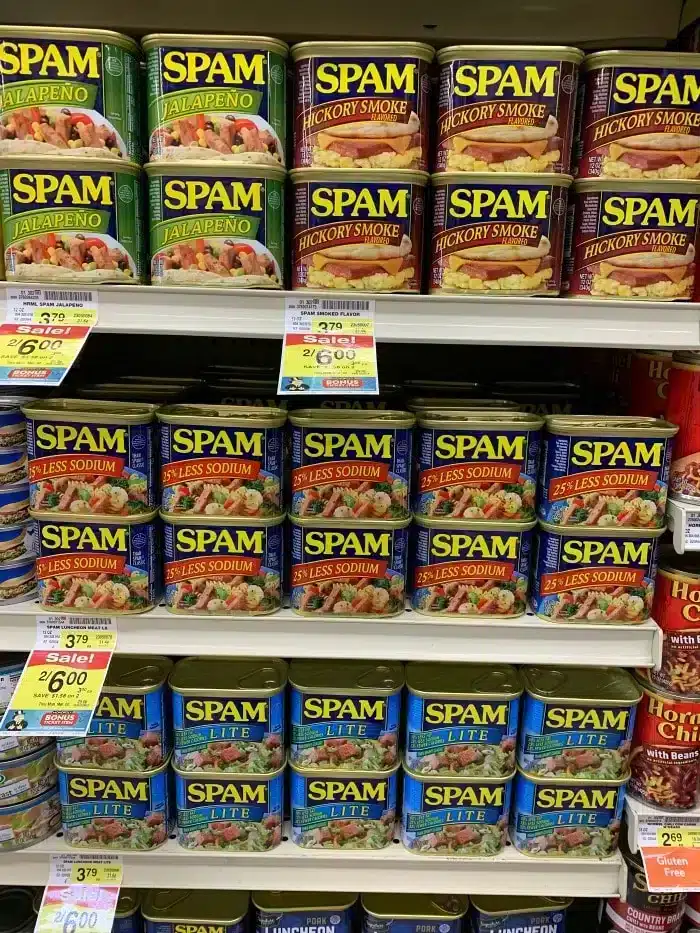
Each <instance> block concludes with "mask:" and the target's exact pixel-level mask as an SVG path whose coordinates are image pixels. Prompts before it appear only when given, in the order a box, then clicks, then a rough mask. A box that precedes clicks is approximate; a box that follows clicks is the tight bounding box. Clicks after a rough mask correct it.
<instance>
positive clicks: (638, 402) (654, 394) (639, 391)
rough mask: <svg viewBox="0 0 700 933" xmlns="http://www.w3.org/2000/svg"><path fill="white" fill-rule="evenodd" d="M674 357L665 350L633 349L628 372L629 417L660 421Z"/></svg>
mask: <svg viewBox="0 0 700 933" xmlns="http://www.w3.org/2000/svg"><path fill="white" fill-rule="evenodd" d="M672 357H673V354H672V353H671V352H670V350H669V351H666V350H635V351H634V353H633V354H632V360H631V363H630V369H629V394H628V404H627V414H628V415H643V416H646V417H649V418H663V417H664V413H665V411H666V398H667V396H668V376H669V372H670V370H671V359H672Z"/></svg>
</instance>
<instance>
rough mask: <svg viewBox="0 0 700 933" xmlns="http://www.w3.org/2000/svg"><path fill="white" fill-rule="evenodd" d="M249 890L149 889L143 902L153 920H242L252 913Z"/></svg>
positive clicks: (147, 916) (192, 921) (146, 918)
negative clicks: (249, 903)
mask: <svg viewBox="0 0 700 933" xmlns="http://www.w3.org/2000/svg"><path fill="white" fill-rule="evenodd" d="M248 902H249V895H248V892H247V891H183V890H181V889H177V890H161V891H147V892H146V894H145V895H144V897H143V902H142V904H141V913H142V914H143V917H144V919H145V920H150V921H151V922H152V923H194V924H200V923H221V924H232V923H238V922H239V921H241V920H243V918H244V917H245V916H246V914H247V913H248Z"/></svg>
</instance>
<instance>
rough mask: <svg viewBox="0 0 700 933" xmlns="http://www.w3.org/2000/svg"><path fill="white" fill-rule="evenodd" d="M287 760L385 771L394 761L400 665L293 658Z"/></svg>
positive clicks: (312, 765)
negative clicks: (289, 740) (297, 659)
mask: <svg viewBox="0 0 700 933" xmlns="http://www.w3.org/2000/svg"><path fill="white" fill-rule="evenodd" d="M289 679H290V683H291V688H292V689H291V716H290V719H291V727H292V735H291V743H290V749H289V756H290V761H291V762H292V763H293V764H295V765H299V767H301V768H307V769H311V768H319V769H323V770H326V771H328V770H330V769H333V768H337V769H338V770H339V771H355V770H360V771H385V770H387V769H389V768H393V767H394V765H395V764H396V763H397V761H398V747H399V735H398V732H399V717H400V712H401V688H402V687H403V683H404V673H403V665H402V664H401V663H399V662H386V663H383V662H381V661H380V662H377V663H373V662H369V661H331V662H328V661H324V662H319V661H292V664H291V668H290V672H289Z"/></svg>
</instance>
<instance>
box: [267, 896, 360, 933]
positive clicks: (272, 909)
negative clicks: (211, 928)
mask: <svg viewBox="0 0 700 933" xmlns="http://www.w3.org/2000/svg"><path fill="white" fill-rule="evenodd" d="M252 900H253V906H254V907H255V933H311V931H312V930H315V931H316V933H351V931H352V915H353V909H354V907H355V904H356V902H357V894H344V893H335V892H333V893H326V892H323V893H316V892H312V893H309V892H307V891H255V892H253V895H252Z"/></svg>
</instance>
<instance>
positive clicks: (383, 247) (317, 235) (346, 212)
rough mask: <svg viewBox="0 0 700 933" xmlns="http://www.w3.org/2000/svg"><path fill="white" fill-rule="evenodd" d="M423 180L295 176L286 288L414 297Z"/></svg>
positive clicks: (416, 176) (406, 175)
mask: <svg viewBox="0 0 700 933" xmlns="http://www.w3.org/2000/svg"><path fill="white" fill-rule="evenodd" d="M426 182H427V175H424V174H422V173H419V172H402V171H396V172H382V173H367V172H364V173H362V172H353V171H345V170H341V171H334V172H333V171H327V172H321V171H310V170H309V171H306V172H305V171H304V170H299V171H295V172H293V174H292V183H293V185H294V237H293V241H292V288H314V289H319V288H320V289H327V288H329V289H338V288H341V289H346V290H347V289H360V290H362V291H372V292H402V291H408V292H419V291H420V283H421V259H422V249H423V212H424V196H425V184H426Z"/></svg>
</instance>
